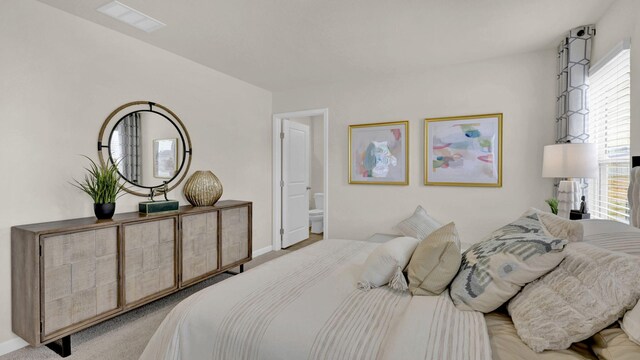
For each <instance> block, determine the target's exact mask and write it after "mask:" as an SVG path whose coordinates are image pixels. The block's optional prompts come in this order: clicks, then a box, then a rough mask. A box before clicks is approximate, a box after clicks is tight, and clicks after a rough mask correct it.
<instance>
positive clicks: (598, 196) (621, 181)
mask: <svg viewBox="0 0 640 360" xmlns="http://www.w3.org/2000/svg"><path fill="white" fill-rule="evenodd" d="M630 68H631V62H630V52H629V49H622V50H621V51H620V52H618V53H617V55H615V56H613V57H612V58H611V59H610V60H609V61H607V63H605V64H603V65H602V66H599V67H598V68H597V69H595V71H593V72H592V73H590V74H589V81H590V85H589V140H590V142H594V143H595V144H596V146H597V149H598V150H597V153H598V176H597V177H596V178H595V179H594V180H593V181H592V182H591V184H590V186H589V199H588V201H589V206H590V209H591V210H590V212H591V216H592V217H593V218H596V219H610V220H617V221H621V222H624V223H629V204H628V201H627V188H628V187H629V173H630V170H631V169H630V162H631V153H630V145H631V144H630V132H631V129H630V124H631V97H630V90H631V86H630V85H631V82H630Z"/></svg>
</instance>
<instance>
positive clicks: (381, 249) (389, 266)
mask: <svg viewBox="0 0 640 360" xmlns="http://www.w3.org/2000/svg"><path fill="white" fill-rule="evenodd" d="M418 243H420V241H418V239H416V238H412V237H407V236H403V237H398V238H395V239H392V240H389V241H387V242H386V243H384V244H382V245H380V246H378V247H377V248H376V249H375V250H373V252H372V253H371V254H369V257H368V258H367V261H365V263H364V269H363V271H362V276H361V277H360V281H359V282H358V288H359V289H362V290H365V291H366V290H369V289H371V288H375V287H379V286H383V285H386V284H387V283H389V287H391V288H392V289H395V290H402V291H404V290H407V289H408V286H407V281H406V280H405V278H404V275H403V274H402V270H404V268H405V267H406V266H407V264H408V263H409V260H411V255H412V254H413V251H414V250H415V249H416V246H418Z"/></svg>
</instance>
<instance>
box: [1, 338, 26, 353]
mask: <svg viewBox="0 0 640 360" xmlns="http://www.w3.org/2000/svg"><path fill="white" fill-rule="evenodd" d="M25 346H29V343H27V342H26V341H24V340H22V339H21V338H19V337H15V338H13V339H10V340H7V341H5V342H1V343H0V356H1V355H4V354H8V353H10V352H14V351H16V350H19V349H22V348H23V347H25Z"/></svg>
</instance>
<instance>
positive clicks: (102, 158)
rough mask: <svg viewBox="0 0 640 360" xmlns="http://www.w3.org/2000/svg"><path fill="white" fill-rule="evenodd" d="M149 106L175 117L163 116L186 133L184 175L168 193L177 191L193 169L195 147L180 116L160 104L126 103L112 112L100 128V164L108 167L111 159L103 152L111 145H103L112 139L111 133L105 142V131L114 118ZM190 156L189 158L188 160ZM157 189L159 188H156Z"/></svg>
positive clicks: (144, 195) (146, 195)
mask: <svg viewBox="0 0 640 360" xmlns="http://www.w3.org/2000/svg"><path fill="white" fill-rule="evenodd" d="M145 105H147V106H149V108H150V109H153V107H157V108H160V109H162V110H163V111H165V112H166V113H167V114H169V115H170V116H171V117H173V119H169V118H168V117H167V116H166V115H164V114H161V113H160V115H162V116H164V117H167V119H168V120H169V121H175V123H177V124H178V125H179V127H180V129H178V131H181V132H184V141H185V144H184V145H185V154H184V156H185V161H184V164H183V166H182V168H181V169H180V171H182V175H180V174H179V176H176V177H175V178H174V179H173V182H174V183H173V184H169V185H170V186H169V188H168V189H167V192H168V191H171V190H173V189H175V188H176V187H177V186H178V185H180V183H182V181H183V180H184V178H185V177H186V176H187V174H188V173H189V168H190V167H191V157H192V156H193V147H192V146H191V137H190V136H189V131H187V128H186V127H185V126H184V123H183V122H182V120H180V118H179V117H178V115H176V114H175V113H174V112H173V111H171V110H169V108H167V107H166V106H163V105H160V104H158V103H155V102H152V101H132V102H129V103H126V104H124V105H122V106H120V107H118V108H117V109H115V110H113V111H112V112H111V114H109V116H107V118H106V119H105V121H104V122H103V123H102V127H100V132H99V133H98V155H99V158H100V164H101V165H106V164H107V161H108V160H107V159H109V160H110V159H111V156H110V155H107V156H106V158H105V154H104V152H103V149H104V148H107V151H108V149H109V145H111V144H108V145H103V144H105V143H107V142H108V138H109V137H110V133H109V136H108V138H107V142H104V141H103V139H104V135H105V131H106V130H107V127H108V125H109V123H110V122H111V121H112V120H113V119H114V117H115V116H116V115H118V114H119V113H120V112H122V111H123V110H124V109H126V108H128V107H132V106H145ZM118 120H120V118H118V119H116V121H118ZM174 125H175V124H174ZM187 155H188V158H187ZM121 180H122V181H124V182H126V183H128V184H131V185H133V186H136V187H139V188H149V187H143V186H140V185H137V184H134V183H132V182H130V181H128V180H126V179H124V178H122V177H121ZM156 188H157V187H156ZM124 190H125V191H126V192H128V193H129V194H132V195H136V196H142V197H148V196H149V195H150V193H143V192H139V191H135V190H132V189H130V188H129V187H126V186H125V187H124Z"/></svg>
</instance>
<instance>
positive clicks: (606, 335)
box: [591, 326, 640, 360]
mask: <svg viewBox="0 0 640 360" xmlns="http://www.w3.org/2000/svg"><path fill="white" fill-rule="evenodd" d="M591 339H592V340H593V341H592V345H591V349H592V350H593V352H594V353H595V354H596V355H598V358H599V359H602V360H638V359H640V346H638V345H637V344H635V343H634V342H633V341H631V340H630V339H629V338H628V337H627V334H625V332H624V331H622V329H620V328H619V327H617V326H612V327H609V328H607V329H604V330H602V331H600V332H598V333H597V334H595V335H593V337H592V338H591Z"/></svg>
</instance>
